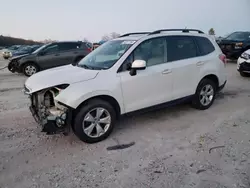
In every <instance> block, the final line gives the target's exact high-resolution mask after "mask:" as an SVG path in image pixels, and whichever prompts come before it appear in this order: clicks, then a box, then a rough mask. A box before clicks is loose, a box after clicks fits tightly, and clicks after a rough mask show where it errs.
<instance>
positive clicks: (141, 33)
mask: <svg viewBox="0 0 250 188" xmlns="http://www.w3.org/2000/svg"><path fill="white" fill-rule="evenodd" d="M143 34H150V32H138V33H126V34H124V35H121V36H120V37H127V36H130V35H143Z"/></svg>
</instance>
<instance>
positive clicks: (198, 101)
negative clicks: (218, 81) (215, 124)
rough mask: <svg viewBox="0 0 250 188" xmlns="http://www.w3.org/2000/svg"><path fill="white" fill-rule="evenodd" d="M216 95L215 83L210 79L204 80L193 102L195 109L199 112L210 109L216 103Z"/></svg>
mask: <svg viewBox="0 0 250 188" xmlns="http://www.w3.org/2000/svg"><path fill="white" fill-rule="evenodd" d="M215 94H216V86H215V83H214V82H213V81H212V80H210V79H203V80H202V81H201V82H200V83H199V85H198V87H197V89H196V93H195V96H194V98H193V101H192V105H193V107H195V108H196V109H199V110H206V109H208V108H209V107H210V106H211V105H212V104H213V102H214V99H215Z"/></svg>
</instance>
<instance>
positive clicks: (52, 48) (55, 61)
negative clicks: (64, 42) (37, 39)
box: [38, 44, 61, 69]
mask: <svg viewBox="0 0 250 188" xmlns="http://www.w3.org/2000/svg"><path fill="white" fill-rule="evenodd" d="M60 61H61V56H60V54H59V46H58V44H51V45H49V46H48V47H46V48H45V49H44V50H43V51H42V52H41V54H39V55H38V64H39V66H40V67H41V68H42V69H48V68H52V67H57V66H59V65H60Z"/></svg>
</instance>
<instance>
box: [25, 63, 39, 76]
mask: <svg viewBox="0 0 250 188" xmlns="http://www.w3.org/2000/svg"><path fill="white" fill-rule="evenodd" d="M37 72H38V67H37V66H36V65H35V64H34V63H27V64H25V65H24V66H23V74H24V75H25V76H28V77H29V76H32V75H33V74H35V73H37Z"/></svg>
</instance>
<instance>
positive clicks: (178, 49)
mask: <svg viewBox="0 0 250 188" xmlns="http://www.w3.org/2000/svg"><path fill="white" fill-rule="evenodd" d="M196 56H197V48H196V44H195V43H194V41H193V39H192V38H191V37H188V36H171V37H167V58H168V62H171V61H178V60H182V59H188V58H193V57H196Z"/></svg>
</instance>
